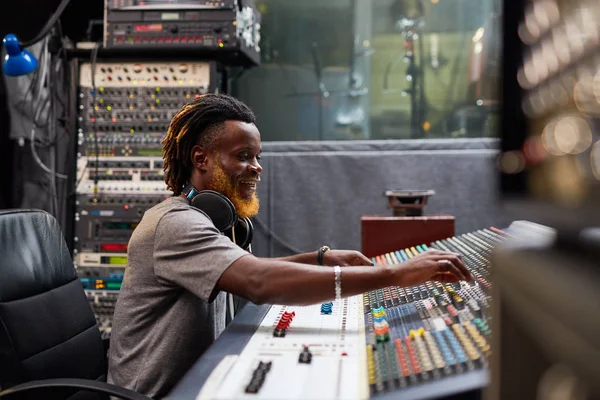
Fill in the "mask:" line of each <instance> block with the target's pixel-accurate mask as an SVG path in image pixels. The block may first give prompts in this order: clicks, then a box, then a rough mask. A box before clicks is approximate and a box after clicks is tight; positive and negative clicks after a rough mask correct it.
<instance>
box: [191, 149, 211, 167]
mask: <svg viewBox="0 0 600 400" xmlns="http://www.w3.org/2000/svg"><path fill="white" fill-rule="evenodd" d="M208 163H209V154H208V152H206V150H204V149H203V148H202V147H201V146H199V145H196V146H194V147H192V165H193V166H194V168H196V169H198V170H200V171H206V170H207V169H208Z"/></svg>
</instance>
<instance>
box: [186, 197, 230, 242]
mask: <svg viewBox="0 0 600 400" xmlns="http://www.w3.org/2000/svg"><path fill="white" fill-rule="evenodd" d="M190 204H191V205H192V206H194V207H196V208H198V209H199V210H201V211H204V213H206V215H208V216H209V217H210V219H211V220H212V222H213V224H215V227H216V228H217V229H218V230H219V232H225V231H226V230H228V229H231V227H232V226H233V225H235V223H236V222H237V221H238V217H237V212H236V211H235V206H234V205H233V203H232V202H231V200H229V199H228V198H227V197H225V196H223V195H222V194H221V193H219V192H215V191H213V190H202V191H200V192H198V194H197V195H195V196H194V197H193V198H192V200H191V201H190Z"/></svg>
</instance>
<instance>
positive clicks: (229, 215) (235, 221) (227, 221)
mask: <svg viewBox="0 0 600 400" xmlns="http://www.w3.org/2000/svg"><path fill="white" fill-rule="evenodd" d="M182 193H183V194H184V195H185V197H186V199H188V201H189V203H190V205H191V206H192V207H195V208H197V209H198V210H200V211H202V212H204V214H206V215H207V216H208V217H209V218H210V219H211V220H212V222H213V224H214V225H215V227H216V228H217V229H218V230H219V232H221V233H223V234H224V235H225V236H227V237H228V238H229V239H231V241H232V242H234V243H235V244H237V245H238V246H240V247H241V248H242V249H244V250H247V251H250V245H251V244H252V234H253V231H254V225H252V221H250V218H248V217H246V218H239V217H238V215H237V211H236V209H235V206H234V205H233V203H232V202H231V200H229V199H228V198H227V197H226V196H224V195H222V194H221V193H219V192H215V191H214V190H196V188H194V186H192V185H191V184H189V183H188V184H187V185H186V186H185V187H184V188H183V191H182Z"/></svg>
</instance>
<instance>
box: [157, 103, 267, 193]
mask: <svg viewBox="0 0 600 400" xmlns="http://www.w3.org/2000/svg"><path fill="white" fill-rule="evenodd" d="M225 121H241V122H246V123H256V117H255V116H254V113H253V112H252V111H251V110H250V109H249V108H248V106H246V105H245V104H244V103H242V102H241V101H239V100H237V99H235V98H233V97H231V96H228V95H225V94H205V95H202V96H200V97H199V98H197V99H196V100H194V101H193V102H191V103H188V104H186V105H185V106H183V107H182V108H181V110H180V111H179V112H178V113H177V114H176V115H175V116H174V117H173V119H172V120H171V123H170V124H169V129H168V131H167V135H166V136H165V138H164V139H163V140H162V141H161V144H162V146H163V147H162V153H163V160H164V163H163V169H164V171H165V182H166V184H167V188H168V189H169V190H172V191H173V193H174V194H175V195H176V196H177V195H179V194H181V191H182V189H183V187H184V185H185V184H186V183H187V182H188V180H189V178H190V175H191V173H192V159H191V152H192V148H193V147H194V146H196V145H199V146H202V147H203V148H205V149H207V150H212V149H214V147H215V144H216V139H217V138H218V137H219V134H220V133H221V132H222V128H223V125H224V123H225Z"/></svg>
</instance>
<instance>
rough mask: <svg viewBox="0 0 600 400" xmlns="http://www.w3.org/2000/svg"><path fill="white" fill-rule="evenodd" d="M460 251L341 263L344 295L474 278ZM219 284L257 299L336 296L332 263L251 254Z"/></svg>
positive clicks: (303, 301)
mask: <svg viewBox="0 0 600 400" xmlns="http://www.w3.org/2000/svg"><path fill="white" fill-rule="evenodd" d="M472 279H473V276H472V275H471V274H470V273H469V271H468V270H467V268H466V266H465V265H464V263H463V262H462V260H461V258H460V256H459V255H458V254H455V253H450V252H445V251H439V250H429V251H427V252H425V253H422V254H420V255H419V256H417V257H414V258H412V259H410V260H408V261H405V262H403V263H402V264H398V265H393V266H389V267H353V268H342V273H341V289H342V296H343V297H346V296H354V295H357V294H361V293H364V292H368V291H371V290H375V289H379V288H383V287H387V286H413V285H419V284H421V283H424V282H426V281H429V280H438V281H443V282H457V281H460V280H472ZM217 289H218V290H222V291H226V292H229V293H233V294H235V295H238V296H242V297H245V298H247V299H248V300H250V301H252V302H253V303H255V304H284V305H310V304H317V303H321V302H325V301H330V300H333V299H334V298H335V274H334V271H333V269H331V268H323V267H318V266H313V265H307V264H299V263H293V262H289V261H281V260H275V259H264V258H257V257H254V256H253V255H251V254H250V255H247V256H244V257H241V258H239V259H238V260H237V261H235V262H234V263H233V264H231V266H230V267H229V268H227V270H225V272H224V273H223V275H221V277H220V279H219V281H218V283H217Z"/></svg>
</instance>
